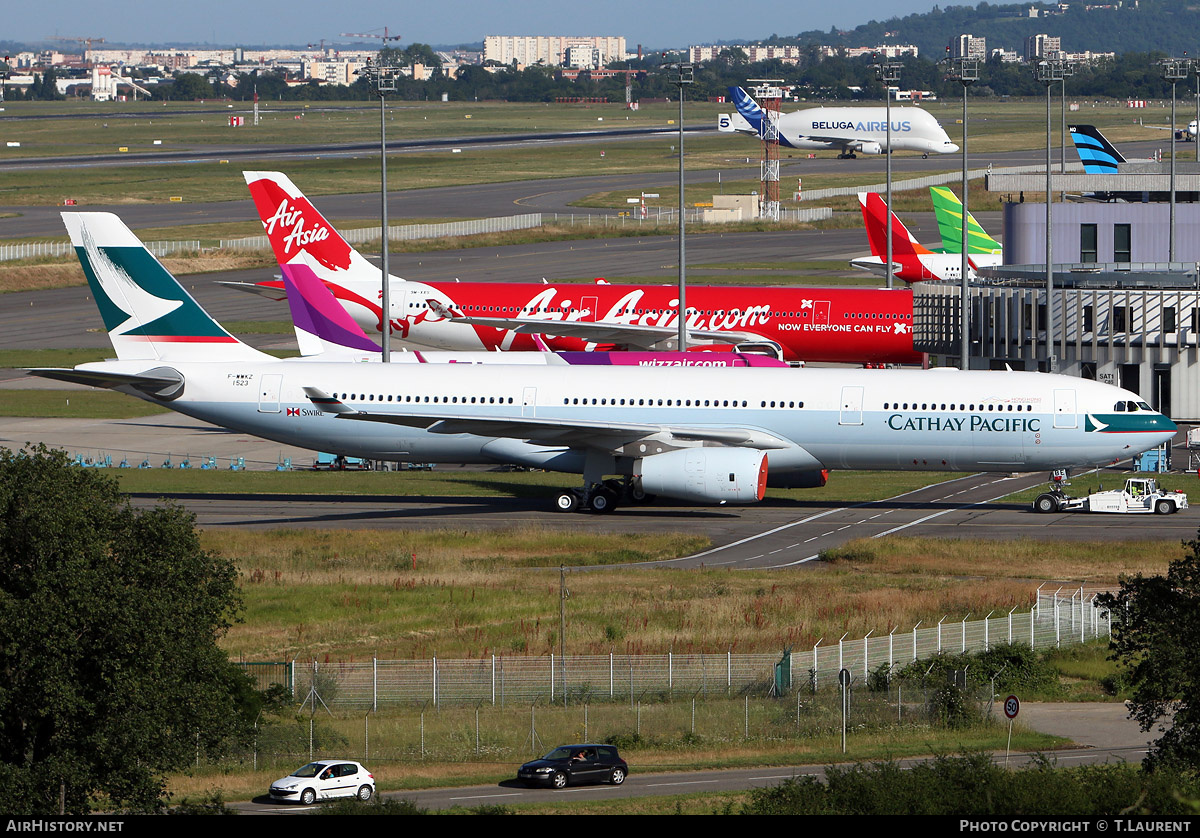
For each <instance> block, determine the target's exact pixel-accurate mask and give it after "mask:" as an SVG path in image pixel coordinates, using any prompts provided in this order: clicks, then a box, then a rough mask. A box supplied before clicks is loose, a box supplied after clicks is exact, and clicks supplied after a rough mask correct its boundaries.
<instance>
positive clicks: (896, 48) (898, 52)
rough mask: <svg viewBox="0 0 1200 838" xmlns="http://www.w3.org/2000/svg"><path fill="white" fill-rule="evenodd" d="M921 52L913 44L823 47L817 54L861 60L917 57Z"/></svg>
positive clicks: (823, 56)
mask: <svg viewBox="0 0 1200 838" xmlns="http://www.w3.org/2000/svg"><path fill="white" fill-rule="evenodd" d="M918 53H919V50H918V49H917V48H916V47H915V46H914V45H912V44H880V45H879V46H874V47H834V46H828V45H823V46H819V47H817V54H818V55H820V56H821V57H822V58H833V57H835V56H838V55H845V56H846V57H847V58H859V57H860V56H863V55H867V56H874V55H877V56H879V57H880V58H902V57H904V56H906V55H911V56H913V57H914V58H916V57H917V55H918Z"/></svg>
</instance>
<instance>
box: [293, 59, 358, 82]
mask: <svg viewBox="0 0 1200 838" xmlns="http://www.w3.org/2000/svg"><path fill="white" fill-rule="evenodd" d="M365 66H366V61H349V60H346V61H308V60H306V61H303V62H302V63H301V65H300V74H301V76H303V77H304V78H305V79H312V80H315V81H318V82H321V83H322V84H344V85H351V84H354V82H355V80H356V79H357V77H356V76H355V75H354V74H355V73H357V72H358V71H359V70H361V69H362V68H363V67H365Z"/></svg>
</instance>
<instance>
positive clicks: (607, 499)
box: [589, 489, 617, 515]
mask: <svg viewBox="0 0 1200 838" xmlns="http://www.w3.org/2000/svg"><path fill="white" fill-rule="evenodd" d="M616 505H617V496H616V495H614V494H613V493H612V492H610V491H609V490H608V489H600V490H599V491H598V492H595V493H594V494H593V495H592V499H591V502H590V503H589V506H591V508H592V511H593V512H599V513H600V514H602V515H603V514H606V513H609V512H612V511H613V509H614V508H615V507H616Z"/></svg>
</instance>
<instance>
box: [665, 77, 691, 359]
mask: <svg viewBox="0 0 1200 838" xmlns="http://www.w3.org/2000/svg"><path fill="white" fill-rule="evenodd" d="M671 69H672V70H673V71H674V72H673V73H672V74H671V84H673V85H675V86H676V87H678V88H679V315H678V317H679V338H678V342H679V351H680V352H685V351H687V262H686V261H685V257H686V251H685V247H684V230H685V227H686V224H687V219H686V218H685V217H684V210H683V91H684V89H685V88H686V87H687V86H688V85H690V84H692V83H693V82H694V81H695V75H694V70H695V67H694V65H692V64H683V63H680V64H672V65H671Z"/></svg>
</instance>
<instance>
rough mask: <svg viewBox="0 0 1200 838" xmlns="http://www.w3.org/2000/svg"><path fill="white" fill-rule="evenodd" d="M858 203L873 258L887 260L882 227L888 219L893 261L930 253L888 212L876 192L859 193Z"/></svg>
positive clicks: (884, 231)
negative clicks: (890, 225) (900, 257)
mask: <svg viewBox="0 0 1200 838" xmlns="http://www.w3.org/2000/svg"><path fill="white" fill-rule="evenodd" d="M858 202H859V204H861V205H862V214H863V222H864V223H865V224H866V227H867V240H868V241H869V242H870V244H871V254H872V255H873V256H880V257H883V258H884V259H886V258H887V227H885V226H884V225H885V224H887V220H886V219H888V218H889V217H890V218H891V224H892V258H893V259H895V258H897V257H898V256H912V255H916V254H919V253H931V252H932V251H930V250H929V248H927V247H925V246H924V245H922V244H921V243H920V242H919V241H917V240H916V238H914V237H913V235H912V233H910V232H908V228H907V227H905V226H904V224H903V223H901V221H900V219H899V218H897V217H896V213H894V212H889V211H888V205H887V202H886V201H884V200H883V196H882V195H880V194H879V193H878V192H859V193H858Z"/></svg>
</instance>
